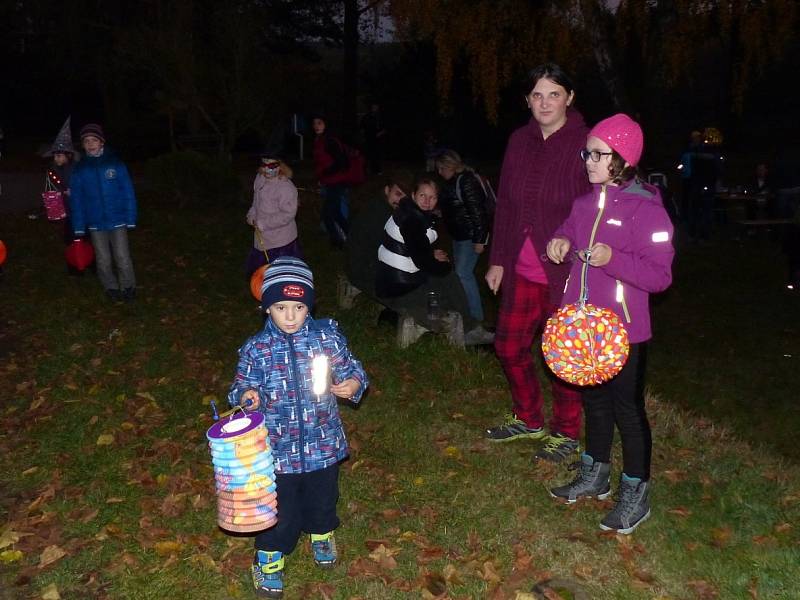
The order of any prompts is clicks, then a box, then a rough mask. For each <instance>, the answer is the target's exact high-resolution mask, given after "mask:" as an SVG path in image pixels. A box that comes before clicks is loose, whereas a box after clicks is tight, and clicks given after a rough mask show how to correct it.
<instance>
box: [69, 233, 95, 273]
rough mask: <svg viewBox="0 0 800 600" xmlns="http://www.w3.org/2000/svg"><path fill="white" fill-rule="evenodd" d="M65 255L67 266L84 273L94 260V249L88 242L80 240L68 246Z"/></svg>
mask: <svg viewBox="0 0 800 600" xmlns="http://www.w3.org/2000/svg"><path fill="white" fill-rule="evenodd" d="M64 255H65V256H66V257H67V264H68V265H69V266H70V267H72V268H74V269H78V271H83V270H84V269H86V267H88V266H89V265H90V264H92V261H93V260H94V248H92V244H91V243H89V242H87V241H86V240H84V239H78V240H75V241H73V242H72V243H71V244H70V245H69V246H67V249H66V251H65V252H64Z"/></svg>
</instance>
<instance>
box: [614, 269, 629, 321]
mask: <svg viewBox="0 0 800 600" xmlns="http://www.w3.org/2000/svg"><path fill="white" fill-rule="evenodd" d="M614 281H616V282H617V302H619V303H620V304H622V312H624V313H625V322H626V323H630V322H631V313H630V312H628V303H627V302H625V287H624V286H623V285H622V282H621V281H620V280H619V279H615V280H614Z"/></svg>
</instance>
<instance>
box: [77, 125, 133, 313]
mask: <svg viewBox="0 0 800 600" xmlns="http://www.w3.org/2000/svg"><path fill="white" fill-rule="evenodd" d="M105 143H106V138H105V134H104V133H103V128H102V127H100V125H97V124H96V123H90V124H88V125H85V126H84V127H83V129H81V144H82V145H83V149H84V151H85V152H86V156H85V157H84V158H83V159H82V160H81V161H80V162H78V163H77V164H76V165H75V168H74V169H73V171H72V179H71V181H70V208H71V216H72V229H73V232H74V234H75V236H76V237H81V236H83V235H84V234H85V233H86V231H87V229H88V231H89V234H90V236H91V239H92V244H93V245H94V251H95V260H96V262H97V276H98V277H99V278H100V283H101V284H103V287H104V288H105V290H106V295H107V296H108V297H109V299H111V300H113V301H119V300H125V301H126V302H131V301H133V299H134V298H135V297H136V276H135V275H134V272H133V262H132V261H131V254H130V250H129V248H128V229H133V228H134V227H136V196H135V195H134V193H133V184H132V183H131V178H130V175H128V169H127V168H126V167H125V163H123V162H122V161H121V160H120V159H119V158H118V157H117V156H116V155H115V154H114V153H113V152H111V151H110V150H109V149H107V148H106V147H105ZM112 256H113V261H114V262H115V263H116V266H117V275H118V276H119V280H118V279H117V275H114V272H113V270H112V266H111V263H112Z"/></svg>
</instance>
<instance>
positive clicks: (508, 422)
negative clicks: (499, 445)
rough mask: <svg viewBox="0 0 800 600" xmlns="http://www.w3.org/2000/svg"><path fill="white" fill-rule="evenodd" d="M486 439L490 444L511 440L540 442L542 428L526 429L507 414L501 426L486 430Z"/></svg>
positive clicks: (519, 420)
mask: <svg viewBox="0 0 800 600" xmlns="http://www.w3.org/2000/svg"><path fill="white" fill-rule="evenodd" d="M485 435H486V439H488V440H489V441H490V442H511V441H513V440H523V439H527V440H540V439H542V438H543V437H545V435H547V434H546V433H545V431H544V427H528V426H527V425H526V424H525V421H523V420H522V419H518V418H517V415H515V414H513V413H509V414H507V415H506V416H505V420H504V421H503V424H502V425H498V426H497V427H492V428H491V429H487V430H486V434H485Z"/></svg>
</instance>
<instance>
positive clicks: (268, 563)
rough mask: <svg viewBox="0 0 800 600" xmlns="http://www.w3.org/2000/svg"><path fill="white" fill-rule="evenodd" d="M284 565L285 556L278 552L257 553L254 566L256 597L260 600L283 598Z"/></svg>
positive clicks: (262, 551) (258, 551) (263, 551)
mask: <svg viewBox="0 0 800 600" xmlns="http://www.w3.org/2000/svg"><path fill="white" fill-rule="evenodd" d="M283 563H284V557H283V554H282V553H280V552H278V551H275V552H268V551H266V550H257V551H256V555H255V558H254V559H253V566H252V575H253V585H254V586H255V588H256V596H258V597H259V598H282V597H283Z"/></svg>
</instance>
